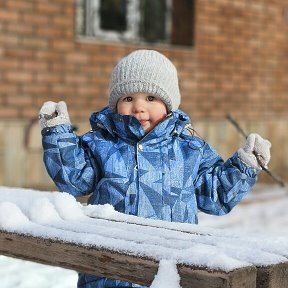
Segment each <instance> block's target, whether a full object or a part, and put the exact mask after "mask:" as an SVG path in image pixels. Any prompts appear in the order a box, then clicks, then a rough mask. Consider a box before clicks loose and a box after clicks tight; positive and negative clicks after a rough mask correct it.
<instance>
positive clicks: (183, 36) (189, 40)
mask: <svg viewBox="0 0 288 288" xmlns="http://www.w3.org/2000/svg"><path fill="white" fill-rule="evenodd" d="M194 2H195V1H194V0H173V9H172V10H173V12H172V22H173V24H172V35H171V44H176V45H187V46H192V45H193V44H194Z"/></svg>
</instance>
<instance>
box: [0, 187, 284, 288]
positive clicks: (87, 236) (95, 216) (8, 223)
mask: <svg viewBox="0 0 288 288" xmlns="http://www.w3.org/2000/svg"><path fill="white" fill-rule="evenodd" d="M287 205H288V189H287V188H280V187H278V186H262V185H258V186H256V189H255V191H253V193H251V194H250V195H249V196H248V197H247V198H246V199H245V200H244V201H243V203H242V204H241V205H238V206H237V207H236V208H234V210H233V211H232V212H231V213H230V214H228V215H226V216H222V217H216V216H210V215H206V214H203V213H200V214H199V222H200V224H199V225H192V224H183V223H170V222H163V221H159V220H148V219H143V218H139V217H134V216H128V215H124V214H121V213H118V212H117V211H115V210H114V209H113V207H112V206H110V205H102V206H100V205H99V206H96V205H93V206H92V205H88V206H85V205H81V204H80V203H79V202H77V201H76V200H75V199H74V198H73V197H72V196H71V195H69V194H67V193H59V192H53V193H52V192H49V191H47V192H44V191H42V192H39V191H35V190H31V189H21V188H10V187H0V229H2V230H6V231H15V232H21V233H25V234H29V235H34V236H40V237H48V236H49V237H50V238H54V239H62V240H64V241H68V242H73V243H77V244H81V245H90V246H95V245H96V246H100V247H105V248H109V249H112V250H115V251H121V252H125V253H128V254H129V253H133V254H137V255H142V256H143V255H144V256H148V257H153V258H154V259H157V260H159V261H160V265H159V270H158V274H157V276H155V279H154V281H153V283H152V286H151V287H152V288H162V287H166V288H168V287H169V288H170V287H171V288H172V287H173V288H179V287H180V286H179V275H178V274H177V269H176V263H186V264H192V265H199V266H208V267H210V268H220V269H222V270H224V271H231V270H233V269H235V268H239V267H244V266H247V265H248V266H249V265H269V264H275V263H280V262H285V261H287V257H288V243H287V242H288V241H287V237H288V229H287V228H286V227H287V224H288V217H287V216H288V209H287V208H286V207H288V206H287ZM107 219H109V220H110V221H109V223H108V220H107ZM126 222H129V224H127V223H126ZM107 224H109V225H107ZM95 227H97V228H98V229H95ZM95 231H96V232H95ZM123 231H125V232H123ZM179 231H184V232H179ZM137 235H141V236H137ZM1 268H2V269H1ZM0 271H1V272H2V273H1V272H0V273H1V275H0V277H1V287H3V288H10V287H20V288H24V287H29V288H33V287H52V288H53V287H54V288H55V287H75V286H76V282H77V273H76V272H74V271H70V270H65V269H61V268H58V267H50V266H45V265H40V264H35V263H31V262H26V261H22V260H18V259H12V258H8V257H4V256H0ZM35 271H37V273H36V272H35ZM165 271H166V272H165ZM11 275H13V277H11ZM36 275H37V276H36ZM53 275H54V276H55V277H54V276H53ZM55 279H57V280H55ZM166 282H167V283H172V284H171V285H172V286H171V285H170V284H167V283H166ZM168 285H170V286H168Z"/></svg>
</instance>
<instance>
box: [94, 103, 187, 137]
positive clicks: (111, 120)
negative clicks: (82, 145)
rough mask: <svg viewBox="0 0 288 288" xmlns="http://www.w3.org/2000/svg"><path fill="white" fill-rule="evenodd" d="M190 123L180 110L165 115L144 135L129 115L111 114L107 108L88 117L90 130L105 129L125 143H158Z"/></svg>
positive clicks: (133, 118)
mask: <svg viewBox="0 0 288 288" xmlns="http://www.w3.org/2000/svg"><path fill="white" fill-rule="evenodd" d="M190 123H191V120H190V118H189V117H188V116H187V115H186V114H185V113H184V112H182V111H181V110H176V111H175V112H171V113H170V114H168V115H167V117H166V118H165V119H164V120H163V121H162V122H160V123H159V124H158V125H157V126H156V127H155V128H154V129H153V130H152V131H150V132H149V133H147V134H146V135H145V132H144V129H143V128H142V126H141V124H140V123H139V121H138V120H137V119H136V118H135V117H133V116H130V115H120V114H116V113H113V112H112V110H111V109H110V108H108V107H105V108H104V109H102V110H101V111H99V112H94V113H92V114H91V117H90V124H91V127H92V129H99V128H102V129H105V130H106V131H107V132H108V133H109V134H111V136H113V137H115V136H116V137H117V136H118V137H120V138H122V139H124V140H126V141H131V142H139V141H141V140H143V141H144V139H145V141H149V142H150V141H152V142H159V141H161V140H162V139H163V138H164V139H166V138H168V137H171V135H175V136H176V135H180V134H181V133H182V132H183V130H184V129H185V127H187V125H189V124H190Z"/></svg>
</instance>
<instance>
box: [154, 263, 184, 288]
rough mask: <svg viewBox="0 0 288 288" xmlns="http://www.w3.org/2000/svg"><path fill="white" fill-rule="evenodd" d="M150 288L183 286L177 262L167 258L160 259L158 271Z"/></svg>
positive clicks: (177, 287) (176, 287) (179, 287)
mask: <svg viewBox="0 0 288 288" xmlns="http://www.w3.org/2000/svg"><path fill="white" fill-rule="evenodd" d="M150 288H181V286H180V276H179V274H178V271H177V267H176V263H175V262H173V261H170V260H165V259H163V260H160V262H159V268H158V273H157V275H156V276H155V278H154V280H153V282H152V284H151V286H150Z"/></svg>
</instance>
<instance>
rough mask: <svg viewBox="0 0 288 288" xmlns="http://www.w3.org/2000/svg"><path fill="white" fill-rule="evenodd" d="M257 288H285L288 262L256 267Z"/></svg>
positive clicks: (287, 282)
mask: <svg viewBox="0 0 288 288" xmlns="http://www.w3.org/2000/svg"><path fill="white" fill-rule="evenodd" d="M256 283H257V285H256V287H257V288H287V287H288V262H285V263H279V264H276V265H269V266H266V267H257V281H256Z"/></svg>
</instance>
